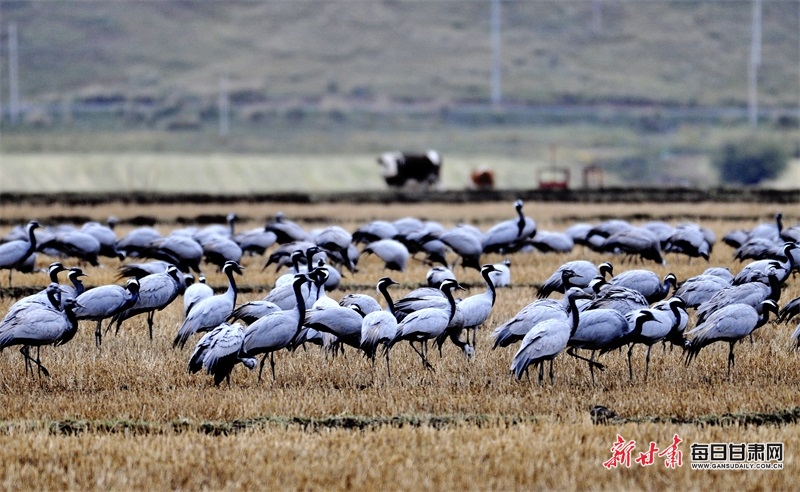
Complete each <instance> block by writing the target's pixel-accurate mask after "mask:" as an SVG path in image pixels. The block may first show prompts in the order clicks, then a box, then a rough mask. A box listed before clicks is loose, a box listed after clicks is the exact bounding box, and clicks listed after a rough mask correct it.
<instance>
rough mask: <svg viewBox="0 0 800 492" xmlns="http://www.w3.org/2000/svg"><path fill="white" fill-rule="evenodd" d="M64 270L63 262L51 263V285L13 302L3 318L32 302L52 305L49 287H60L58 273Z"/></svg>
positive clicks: (48, 271)
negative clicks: (48, 291) (48, 293)
mask: <svg viewBox="0 0 800 492" xmlns="http://www.w3.org/2000/svg"><path fill="white" fill-rule="evenodd" d="M64 270H66V268H64V265H62V264H61V262H58V261H56V262H53V263H51V264H50V266H49V267H48V268H47V274H48V276H49V277H50V285H48V287H45V288H44V289H42V290H40V291H39V292H37V293H35V294H31V295H29V296H25V297H23V298H22V299H20V300H18V301H17V302H15V303H14V304H12V305H11V307H10V308H8V312H7V313H6V315H5V316H4V318H3V319H4V320H5V318H9V317H11V316H14V313H16V312H17V311H19V310H20V309H23V308H24V307H25V306H26V305H28V304H31V303H33V304H39V305H41V306H50V305H51V303H50V299H49V298H48V295H47V289H49V288H52V287H51V286H53V285H55V288H58V289H60V286H59V285H58V274H59V273H61V272H63V271H64ZM0 323H2V322H0Z"/></svg>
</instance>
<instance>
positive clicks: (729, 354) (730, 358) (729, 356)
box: [728, 342, 736, 378]
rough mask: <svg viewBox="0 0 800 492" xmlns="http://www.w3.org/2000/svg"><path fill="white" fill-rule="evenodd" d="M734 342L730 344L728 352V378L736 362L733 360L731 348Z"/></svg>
mask: <svg viewBox="0 0 800 492" xmlns="http://www.w3.org/2000/svg"><path fill="white" fill-rule="evenodd" d="M735 344H736V342H730V345H731V349H730V351H729V352H728V378H730V377H731V367H732V366H735V365H736V362H735V361H734V360H733V346H734V345H735Z"/></svg>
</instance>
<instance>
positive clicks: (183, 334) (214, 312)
mask: <svg viewBox="0 0 800 492" xmlns="http://www.w3.org/2000/svg"><path fill="white" fill-rule="evenodd" d="M222 273H224V274H225V276H226V277H228V289H227V290H226V291H225V292H223V293H222V294H219V295H216V296H211V297H207V298H205V299H203V300H201V301H199V302H198V303H197V304H196V305H195V306H194V307H193V308H192V310H191V311H189V315H188V316H186V319H185V320H184V321H183V324H182V325H181V327H180V329H178V334H177V335H176V336H175V340H173V341H172V347H173V348H175V347H179V348H183V347H184V345H186V342H187V341H188V340H189V337H190V336H192V335H194V334H195V333H199V332H203V331H208V330H211V329H214V328H216V327H217V326H219V325H221V324H222V323H224V322H225V321H226V320H227V319H228V318H229V317H230V316H231V314H233V308H234V307H235V306H236V295H237V294H238V292H239V289H238V288H237V287H236V280H235V279H234V277H233V274H234V273H238V274H239V275H241V274H242V266H241V265H239V264H238V263H236V262H235V261H227V262H225V265H223V266H222Z"/></svg>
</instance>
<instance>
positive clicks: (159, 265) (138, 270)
mask: <svg viewBox="0 0 800 492" xmlns="http://www.w3.org/2000/svg"><path fill="white" fill-rule="evenodd" d="M171 266H174V265H173V264H172V263H170V262H168V261H161V260H153V261H148V262H145V263H126V264H124V265H120V266H119V268H118V269H117V280H120V279H123V278H129V277H136V278H137V279H139V280H141V279H142V277H146V276H148V275H152V274H154V273H164V272H166V271H167V268H169V267H171Z"/></svg>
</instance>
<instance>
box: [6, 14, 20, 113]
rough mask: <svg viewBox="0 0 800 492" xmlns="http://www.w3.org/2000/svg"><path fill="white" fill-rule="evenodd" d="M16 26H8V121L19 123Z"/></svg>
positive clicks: (11, 24)
mask: <svg viewBox="0 0 800 492" xmlns="http://www.w3.org/2000/svg"><path fill="white" fill-rule="evenodd" d="M17 56H18V55H17V24H16V23H14V22H12V23H10V24H9V25H8V120H9V122H10V123H11V124H12V125H16V124H17V123H18V122H19V73H18V72H19V67H18V60H17Z"/></svg>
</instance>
